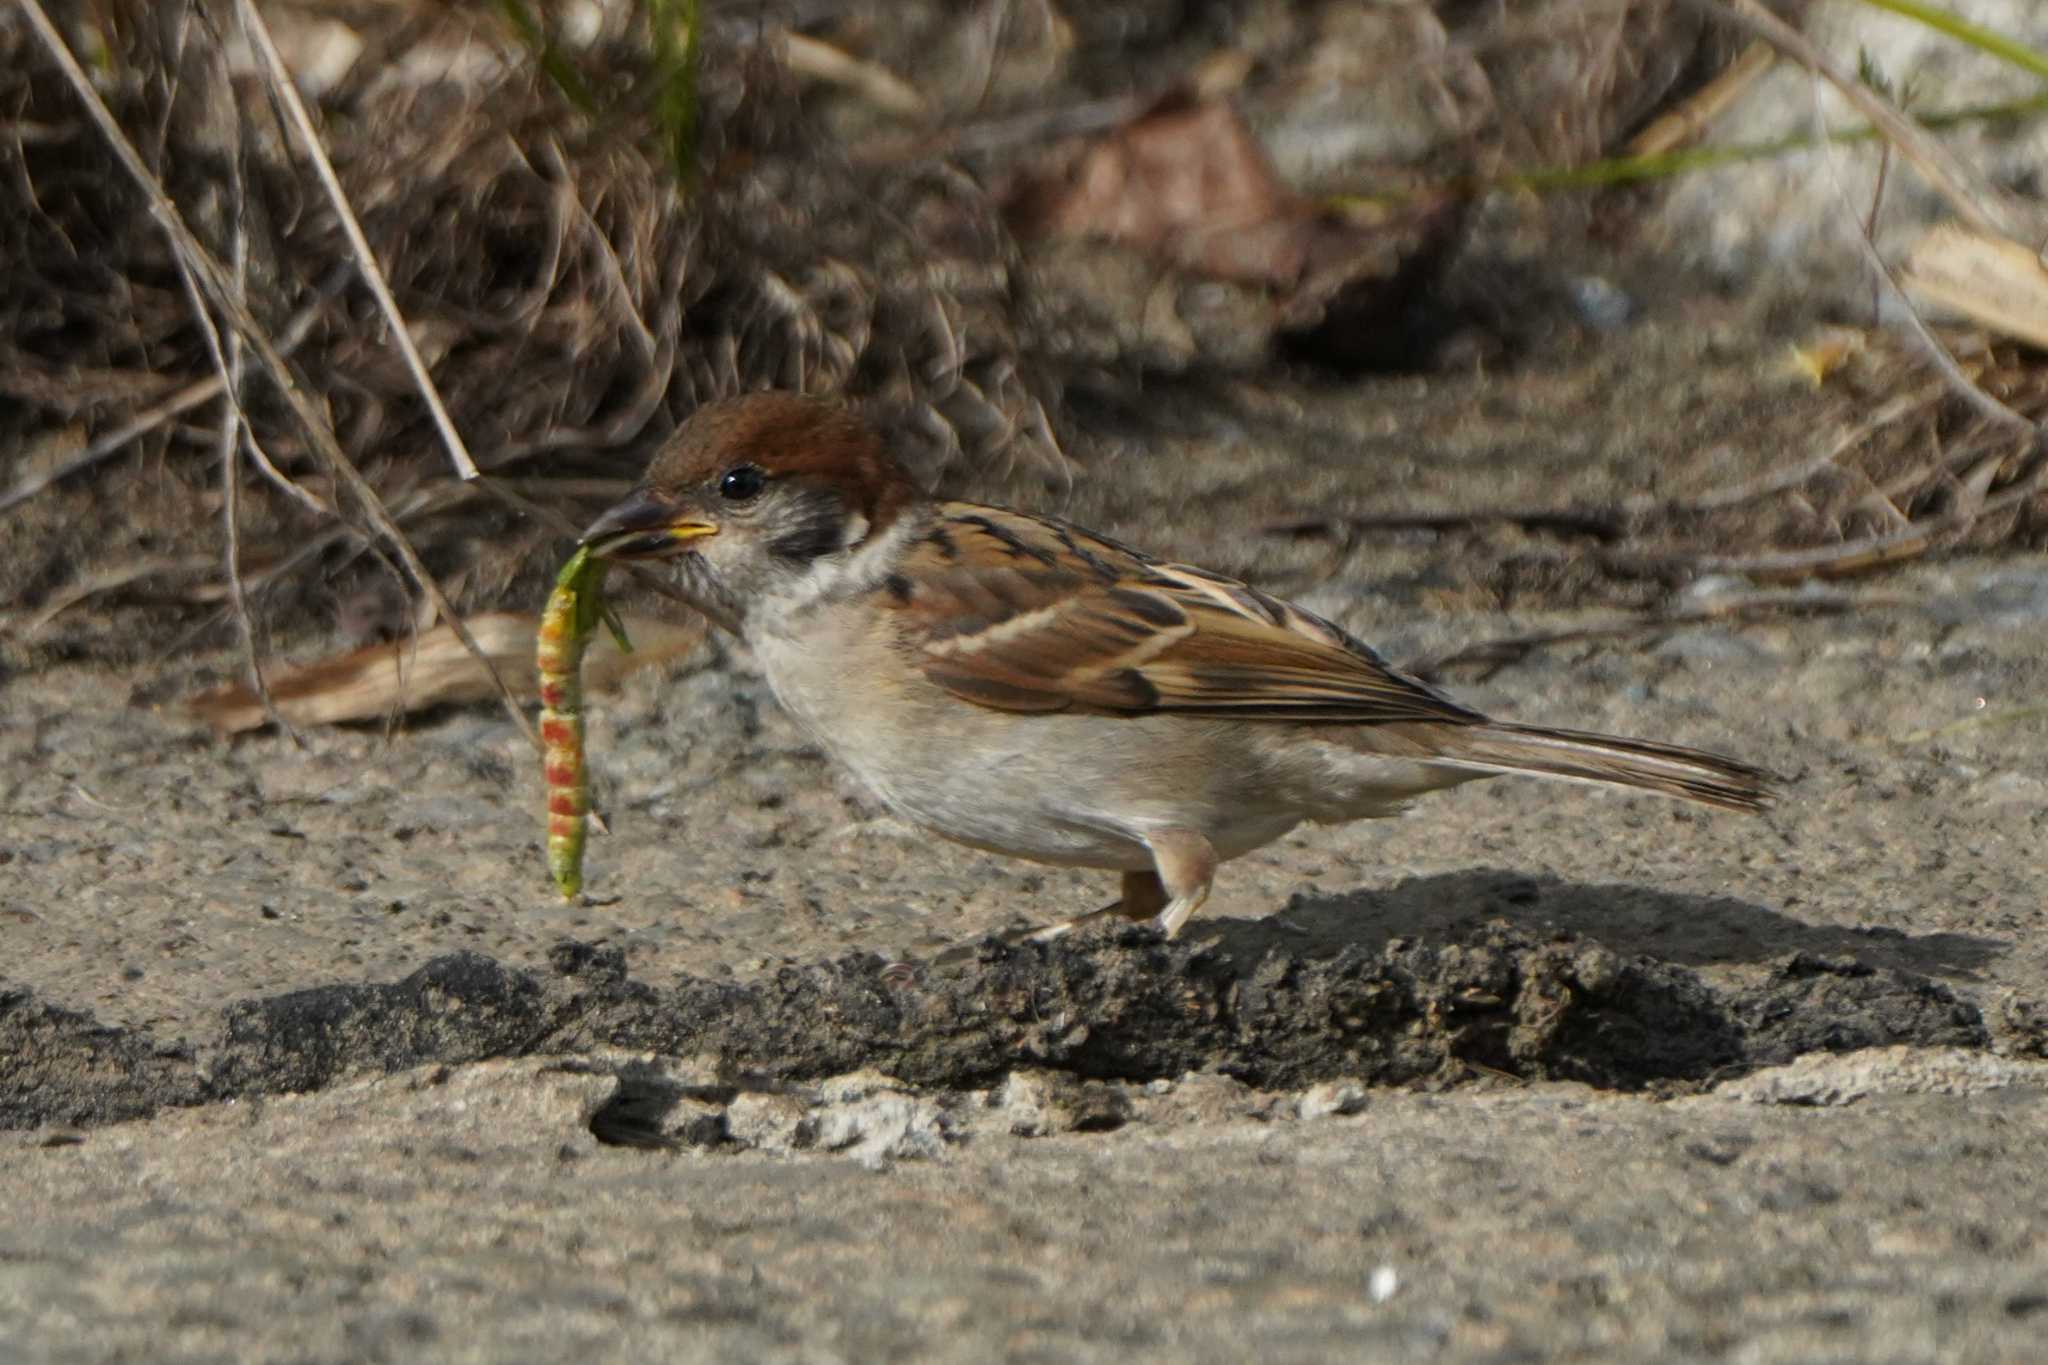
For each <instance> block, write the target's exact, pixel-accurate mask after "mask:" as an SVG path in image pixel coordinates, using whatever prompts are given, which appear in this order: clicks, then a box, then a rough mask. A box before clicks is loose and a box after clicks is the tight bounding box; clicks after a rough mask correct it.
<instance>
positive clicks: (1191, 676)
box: [892, 504, 1481, 725]
mask: <svg viewBox="0 0 2048 1365" xmlns="http://www.w3.org/2000/svg"><path fill="white" fill-rule="evenodd" d="M905 569H906V574H907V577H908V578H909V579H910V580H911V581H913V582H914V583H915V584H916V591H915V592H914V593H913V594H911V595H909V596H908V598H907V599H905V598H895V599H892V602H893V605H895V606H896V607H897V608H898V609H899V610H900V611H901V612H902V620H903V622H904V627H905V635H906V641H907V643H908V644H909V645H910V647H911V648H912V649H914V650H915V651H917V653H918V654H919V656H920V658H921V663H922V667H923V670H924V673H925V676H926V677H928V678H930V679H931V680H932V681H933V682H935V683H937V684H938V685H939V686H941V687H944V688H946V689H947V690H948V691H950V692H952V693H953V694H954V695H956V696H958V697H961V698H962V699H963V700H966V701H971V702H974V703H976V704H977V705H981V706H989V707H995V708H997V709H1000V710H1008V711H1061V710H1070V709H1072V710H1084V711H1094V712H1104V713H1110V714H1118V715H1143V714H1148V713H1152V712H1162V711H1167V712H1176V713H1179V714H1183V715H1195V716H1217V717H1225V716H1227V717H1232V718H1236V719H1247V720H1250V719H1260V720H1264V719H1270V720H1292V721H1331V722H1345V723H1349V724H1354V725H1357V724H1385V723H1390V722H1395V721H1417V720H1422V721H1450V722H1463V723H1470V722H1476V721H1478V720H1480V719H1481V717H1480V716H1479V715H1478V714H1477V713H1476V712H1473V711H1470V710H1468V709H1467V708H1465V707H1463V706H1460V705H1458V704H1457V703H1456V702H1454V701H1451V700H1450V699H1449V698H1447V697H1444V696H1442V695H1441V694H1439V693H1437V692H1436V691H1434V690H1433V689H1431V688H1429V687H1428V686H1426V685H1424V684H1423V683H1420V682H1418V681H1416V680H1414V679H1412V678H1408V677H1405V676H1403V675H1402V674H1400V673H1397V672H1395V671H1394V670H1393V669H1391V668H1389V667H1388V666H1387V665H1386V664H1385V663H1384V662H1383V661H1382V660H1381V659H1380V658H1379V657H1378V656H1377V655H1375V654H1374V653H1373V652H1372V651H1371V650H1370V649H1368V648H1367V647H1366V646H1365V645H1364V644H1362V643H1361V642H1359V641H1358V640H1356V639H1354V638H1352V637H1351V636H1350V635H1347V634H1346V633H1345V632H1344V631H1342V630H1340V629H1339V628H1338V627H1336V626H1334V625H1332V624H1331V623H1330V622H1328V621H1325V620H1323V619H1322V618H1321V617H1318V616H1314V615H1312V614H1310V613H1308V612H1305V611H1303V610H1301V609H1300V608H1298V607H1295V606H1292V605H1290V604H1288V603H1285V602H1282V601H1280V600H1278V599H1277V598H1273V597H1269V596H1267V595H1266V594H1265V593H1262V592H1259V591H1258V590H1257V589H1255V588H1251V587H1249V586H1247V585H1245V584H1243V583H1239V582H1237V581H1236V580H1234V579H1230V578H1225V577H1223V576H1221V575H1219V574H1213V573H1210V572H1208V571H1207V570H1203V569H1196V568H1192V567H1189V566H1185V565H1179V564H1167V563H1162V562H1160V561H1157V560H1154V559H1152V558H1150V557H1148V556H1146V555H1144V554H1141V553H1139V552H1138V551H1136V550H1132V549H1129V548H1128V547H1126V546H1122V545H1119V544H1117V543H1116V542H1114V541H1111V540H1107V539H1104V538H1103V537H1100V536H1096V535H1094V534H1093V533H1091V532H1087V531H1083V530H1081V529H1080V528H1078V527H1073V526H1068V525H1065V524H1064V523H1061V522H1057V521H1053V520H1050V519H1045V518H1039V517H1031V516H1026V515H1023V514H1021V513H1016V512H1008V511H1002V510H999V509H996V508H989V507H972V506H967V505H964V504H948V505H946V506H945V507H943V508H942V509H941V511H940V520H939V522H938V523H937V525H936V526H935V528H934V529H933V531H932V532H931V533H929V534H927V535H926V536H925V537H924V538H923V539H922V540H920V541H919V542H918V543H917V544H916V545H915V546H914V547H913V549H912V551H911V559H910V562H909V563H908V564H907V565H906V566H905Z"/></svg>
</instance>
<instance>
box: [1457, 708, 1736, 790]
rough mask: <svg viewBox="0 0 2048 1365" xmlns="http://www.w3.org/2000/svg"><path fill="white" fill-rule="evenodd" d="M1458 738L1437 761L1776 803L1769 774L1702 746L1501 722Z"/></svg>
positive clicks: (1466, 730) (1461, 731) (1460, 733)
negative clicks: (1708, 750)
mask: <svg viewBox="0 0 2048 1365" xmlns="http://www.w3.org/2000/svg"><path fill="white" fill-rule="evenodd" d="M1454 734H1455V738H1454V739H1452V740H1451V741H1450V743H1449V744H1448V745H1447V746H1446V748H1445V750H1444V751H1443V753H1442V754H1441V755H1439V756H1438V760H1437V761H1439V762H1443V763H1449V764H1453V765H1455V766H1457V767H1460V768H1473V769H1477V770H1479V771H1481V772H1500V773H1530V774H1534V775H1535V776H1538V777H1560V778H1565V779H1567V780H1570V781H1577V782H1597V783H1601V784H1603V785H1606V786H1614V787H1640V788H1642V789H1643V790H1645V791H1653V792H1662V793H1663V794H1664V795H1666V796H1677V797H1683V798H1684V799H1686V800H1688V801H1699V802H1703V803H1704V804H1706V805H1709V806H1720V807H1722V808H1723V809H1725V810H1739V811H1751V812H1755V811H1761V810H1763V809H1764V807H1766V806H1768V805H1769V804H1770V803H1771V798H1772V791H1771V787H1772V784H1773V782H1774V779H1773V777H1772V775H1771V774H1770V773H1769V772H1767V771H1765V770H1764V769H1762V768H1758V767H1753V766H1751V765H1750V764H1747V763H1740V762H1737V761H1736V760H1735V759H1732V758H1723V757H1722V756H1721V755H1719V754H1710V753H1707V752H1706V751H1705V750H1703V749H1687V748H1684V747H1682V746H1680V745H1677V744H1659V743H1657V742H1656V741H1655V740H1648V739H1623V738H1621V737H1620V736H1618V735H1596V734H1592V733H1589V732H1586V731H1581V730H1552V729H1547V728H1545V727H1543V726H1537V725H1513V724H1508V723H1506V722H1502V721H1492V722H1489V723H1487V724H1485V725H1475V726H1471V727H1470V728H1460V729H1459V730H1457V731H1455V732H1454Z"/></svg>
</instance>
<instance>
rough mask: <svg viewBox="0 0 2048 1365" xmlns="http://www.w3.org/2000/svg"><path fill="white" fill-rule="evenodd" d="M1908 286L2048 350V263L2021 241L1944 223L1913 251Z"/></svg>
mask: <svg viewBox="0 0 2048 1365" xmlns="http://www.w3.org/2000/svg"><path fill="white" fill-rule="evenodd" d="M1904 282H1905V285H1906V287H1907V288H1908V289H1910V290H1912V291H1913V292H1914V293H1915V294H1918V295H1919V296H1920V297H1921V298H1923V299H1928V300H1931V301H1932V302H1934V303H1938V304H1942V305H1944V306H1945V307H1949V308H1953V309H1955V311H1957V312H1958V313H1961V314H1962V315H1963V316H1964V317H1966V318H1969V319H1970V320H1971V321H1972V322H1975V323H1977V324H1979V325H1980V326H1983V327H1987V328H1989V329H1990V330H1992V331H1994V332H1997V333H1999V334H2000V335H2001V336H2008V337H2011V338H2013V339H2014V340H2015V341H2024V342H2027V343H2029V344H2031V345H2034V346H2044V347H2048V263H2044V262H2043V261H2042V259H2041V255H2040V253H2039V252H2037V251H2034V250H2032V249H2031V248H2029V247H2025V246H2022V245H2021V244H2020V243H2018V242H2015V241H2012V240H2010V239H2009V238H2005V237H2001V236H1998V235H1997V234H1995V233H1990V232H1980V231H1978V230H1977V229H1975V228H1970V227H1965V226H1963V225H1962V224H1961V223H1944V224H1942V225H1941V226H1939V227H1936V228H1934V229H1933V230H1931V231H1930V232H1928V234H1927V235H1926V236H1925V237H1922V238H1921V239H1920V241H1919V243H1918V244H1917V245H1916V246H1915V247H1914V248H1913V252H1912V255H1911V256H1909V257H1908V258H1907V260H1906V270H1905V281H1904Z"/></svg>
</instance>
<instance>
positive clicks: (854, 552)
mask: <svg viewBox="0 0 2048 1365" xmlns="http://www.w3.org/2000/svg"><path fill="white" fill-rule="evenodd" d="M918 520H919V519H918V518H917V517H915V516H910V515H905V516H900V517H898V518H896V520H895V521H894V522H893V523H891V524H890V526H889V528H888V529H887V530H885V531H883V532H882V533H881V534H879V535H874V536H870V535H868V521H867V518H866V517H863V516H860V515H858V514H855V515H854V516H852V517H850V518H848V519H847V524H846V535H845V538H844V542H843V543H844V544H845V545H846V547H847V548H845V549H843V550H841V551H839V553H837V554H830V555H820V556H818V557H817V558H816V559H813V560H812V561H811V562H810V563H809V564H807V565H806V566H804V570H803V572H802V573H801V574H798V575H795V576H792V577H791V578H790V579H789V580H788V581H787V582H786V583H785V584H784V585H783V587H782V590H781V591H779V592H777V593H776V594H775V595H774V597H773V598H772V599H771V600H769V601H765V602H762V603H761V604H760V605H759V606H758V607H757V608H756V609H755V610H754V611H752V612H750V613H748V617H747V629H748V633H749V634H752V633H754V632H756V631H760V632H764V633H771V634H784V633H787V632H788V631H789V629H790V628H791V625H792V623H793V622H795V621H796V620H797V619H798V618H800V617H802V616H805V615H807V614H808V613H810V612H811V611H813V610H815V609H816V608H818V607H821V606H824V605H826V604H828V603H831V602H837V601H841V600H843V599H845V598H848V597H857V596H859V595H860V594H861V593H864V592H872V591H873V590H874V589H876V588H878V587H880V586H881V585H882V580H883V579H885V578H887V577H888V576H889V573H890V571H891V569H892V568H893V567H894V565H895V564H896V563H897V561H898V560H900V559H901V558H902V556H903V552H904V549H905V548H906V547H907V546H908V545H909V543H910V542H911V541H912V540H914V539H915V538H916V536H917V531H918V526H917V523H918Z"/></svg>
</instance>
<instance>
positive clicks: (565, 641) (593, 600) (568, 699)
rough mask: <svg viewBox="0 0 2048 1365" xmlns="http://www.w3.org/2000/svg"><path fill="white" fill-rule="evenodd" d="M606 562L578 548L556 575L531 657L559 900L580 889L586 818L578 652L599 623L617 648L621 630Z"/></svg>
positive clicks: (621, 645)
mask: <svg viewBox="0 0 2048 1365" xmlns="http://www.w3.org/2000/svg"><path fill="white" fill-rule="evenodd" d="M606 567H607V566H606V564H605V562H604V561H603V560H601V559H592V558H591V557H590V550H589V547H588V546H585V547H582V548H579V549H578V550H577V551H576V553H575V554H574V555H572V556H570V558H569V562H568V563H567V564H564V565H563V566H562V571H561V573H560V574H558V575H556V577H555V588H554V591H553V592H551V593H549V594H548V604H547V606H546V608H545V609H543V610H542V612H541V615H540V631H539V633H538V635H537V637H536V640H535V647H534V655H535V660H536V662H537V663H538V665H539V668H540V741H541V763H542V767H543V771H544V772H545V773H546V775H547V792H548V872H549V874H550V875H551V876H553V877H554V879H555V887H556V889H558V890H559V891H560V892H561V893H562V897H563V899H565V900H574V899H575V898H576V893H577V892H579V891H581V890H582V889H583V838H584V831H585V826H586V824H587V822H588V818H589V815H590V774H589V770H588V769H587V768H586V767H585V765H584V758H583V676H582V674H583V650H584V646H585V645H586V644H588V643H589V640H590V635H591V632H592V631H593V630H594V629H595V628H596V626H597V623H598V622H599V621H603V622H604V623H605V625H606V627H607V628H608V629H609V630H610V631H611V633H612V638H613V639H615V640H617V641H618V643H619V648H620V649H622V650H630V649H631V648H632V645H630V644H628V643H627V641H626V632H625V628H624V627H623V626H622V625H621V624H620V623H619V619H618V617H617V616H616V615H615V614H614V613H613V612H612V611H611V609H610V608H609V607H607V606H606V605H605V603H604V575H605V569H606Z"/></svg>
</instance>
